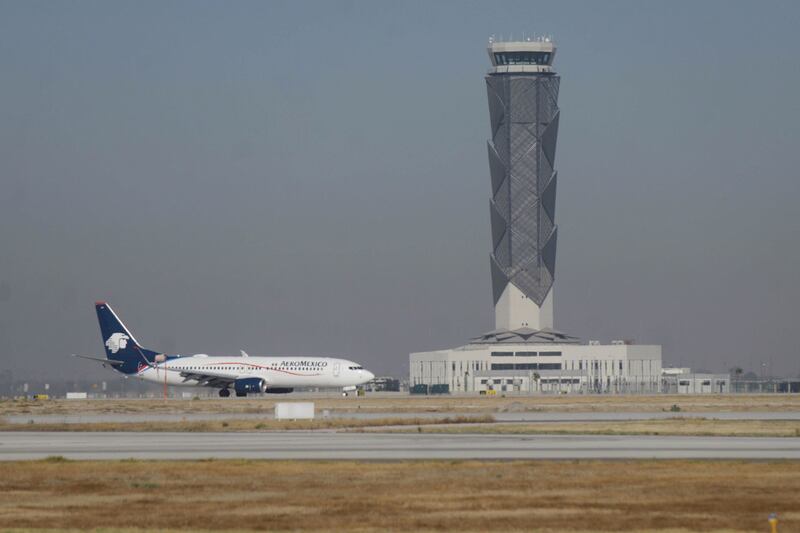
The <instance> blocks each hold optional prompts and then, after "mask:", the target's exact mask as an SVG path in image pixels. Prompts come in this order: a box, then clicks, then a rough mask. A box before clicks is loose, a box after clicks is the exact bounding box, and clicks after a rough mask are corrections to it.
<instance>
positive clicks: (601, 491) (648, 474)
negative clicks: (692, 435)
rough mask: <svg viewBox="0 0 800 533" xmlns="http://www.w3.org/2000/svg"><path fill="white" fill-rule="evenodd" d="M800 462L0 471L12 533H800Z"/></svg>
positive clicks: (96, 466)
mask: <svg viewBox="0 0 800 533" xmlns="http://www.w3.org/2000/svg"><path fill="white" fill-rule="evenodd" d="M798 494H800V462H789V461H780V462H738V461H706V462H702V461H569V462H560V461H538V462H476V461H454V462H447V461H435V462H388V463H387V462H384V463H364V462H347V461H338V462H315V461H304V462H293V461H276V462H270V461H187V462H157V461H156V462H153V461H148V462H138V461H122V462H83V461H81V462H68V461H66V462H65V461H61V460H59V459H58V458H53V459H51V460H45V461H35V462H20V463H0V529H3V530H6V529H10V528H22V529H25V530H27V529H30V528H56V529H58V528H63V529H64V530H69V529H72V530H86V529H91V528H141V529H158V530H220V531H229V530H242V531H243V530H267V529H269V530H294V531H303V530H305V531H310V530H318V531H382V530H387V529H390V530H393V531H411V530H430V531H452V530H458V531H510V530H517V531H523V530H524V531H543V532H544V531H548V532H555V531H570V532H579V531H585V532H588V531H624V532H636V531H659V532H663V533H667V532H678V531H717V532H722V531H768V526H767V522H766V519H767V515H768V514H769V513H770V512H777V513H779V516H780V520H781V523H780V528H779V531H784V532H789V531H800V498H798V497H797V495H798Z"/></svg>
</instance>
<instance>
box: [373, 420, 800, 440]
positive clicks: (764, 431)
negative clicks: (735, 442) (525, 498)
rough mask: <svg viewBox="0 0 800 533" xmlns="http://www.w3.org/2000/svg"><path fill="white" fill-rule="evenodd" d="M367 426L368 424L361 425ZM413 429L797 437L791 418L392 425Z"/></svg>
mask: <svg viewBox="0 0 800 533" xmlns="http://www.w3.org/2000/svg"><path fill="white" fill-rule="evenodd" d="M364 429H368V428H364ZM392 431H393V432H407V431H413V432H415V433H417V432H419V433H473V434H474V433H481V434H490V433H491V434H513V435H544V434H548V435H579V434H580V435H683V436H697V437H800V421H793V420H711V419H706V418H678V419H668V420H631V421H621V422H532V423H518V424H503V423H496V424H484V423H475V424H470V425H454V426H443V425H435V426H417V427H416V428H414V429H396V428H394V429H392Z"/></svg>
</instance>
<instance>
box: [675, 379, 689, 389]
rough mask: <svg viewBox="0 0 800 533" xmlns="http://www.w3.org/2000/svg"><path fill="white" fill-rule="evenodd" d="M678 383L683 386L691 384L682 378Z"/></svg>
mask: <svg viewBox="0 0 800 533" xmlns="http://www.w3.org/2000/svg"><path fill="white" fill-rule="evenodd" d="M678 385H680V386H681V387H688V386H689V382H688V381H686V380H683V379H682V380H680V381H679V382H678Z"/></svg>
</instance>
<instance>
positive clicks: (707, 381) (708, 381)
mask: <svg viewBox="0 0 800 533" xmlns="http://www.w3.org/2000/svg"><path fill="white" fill-rule="evenodd" d="M703 385H711V381H710V380H708V379H706V380H703Z"/></svg>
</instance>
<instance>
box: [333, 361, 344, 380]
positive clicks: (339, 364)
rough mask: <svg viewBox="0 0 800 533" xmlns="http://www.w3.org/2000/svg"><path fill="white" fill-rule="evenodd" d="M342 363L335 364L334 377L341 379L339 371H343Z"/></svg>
mask: <svg viewBox="0 0 800 533" xmlns="http://www.w3.org/2000/svg"><path fill="white" fill-rule="evenodd" d="M341 366H342V365H341V363H333V377H335V378H338V377H339V370H340V369H341Z"/></svg>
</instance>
